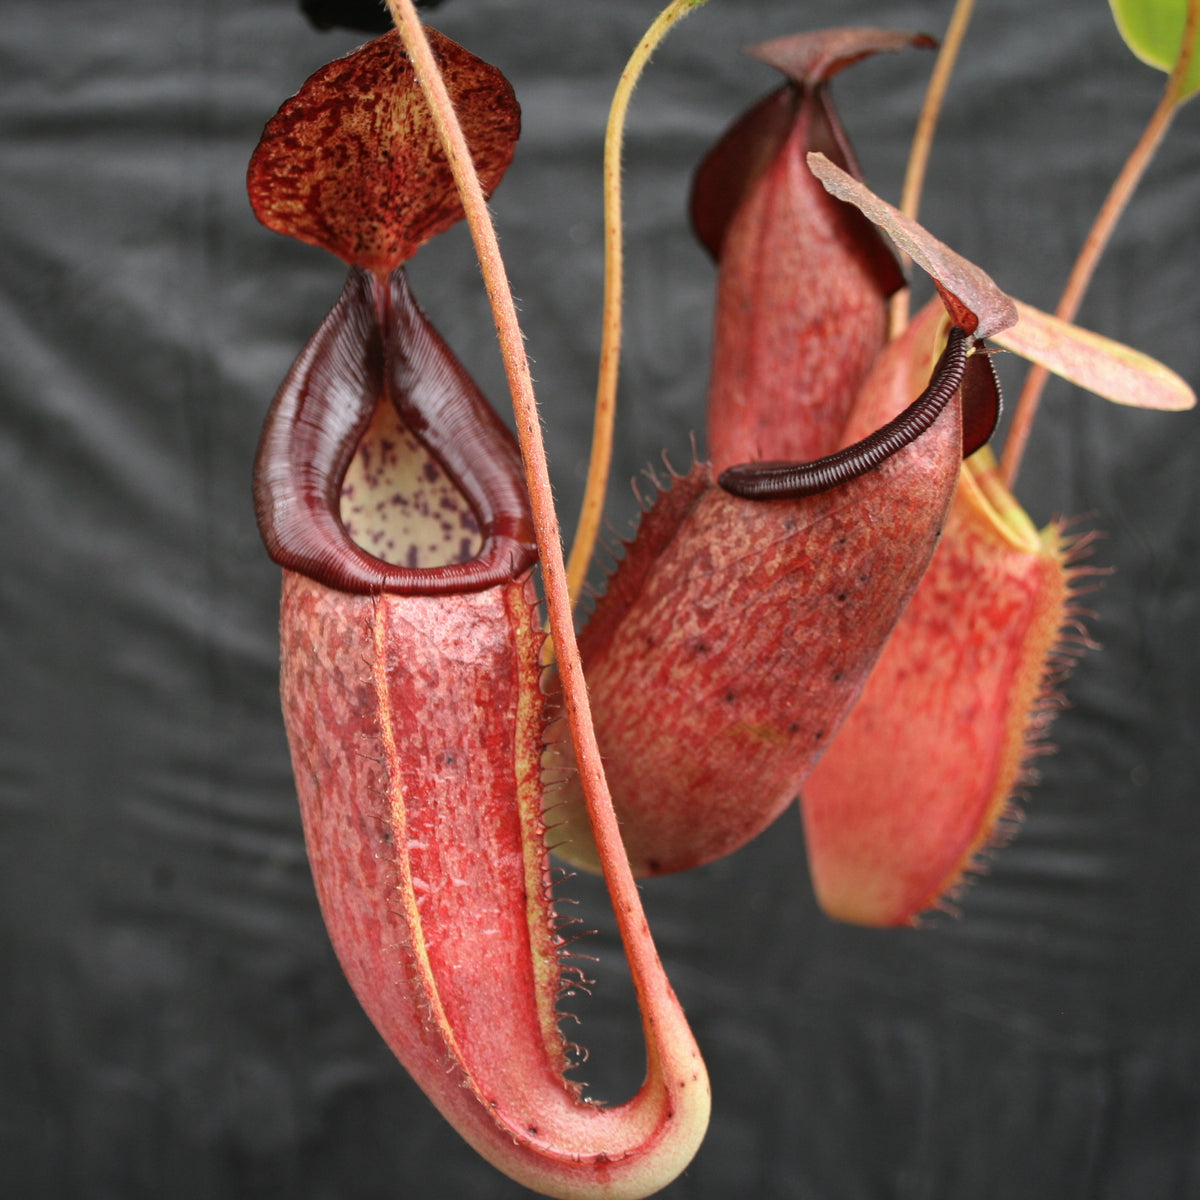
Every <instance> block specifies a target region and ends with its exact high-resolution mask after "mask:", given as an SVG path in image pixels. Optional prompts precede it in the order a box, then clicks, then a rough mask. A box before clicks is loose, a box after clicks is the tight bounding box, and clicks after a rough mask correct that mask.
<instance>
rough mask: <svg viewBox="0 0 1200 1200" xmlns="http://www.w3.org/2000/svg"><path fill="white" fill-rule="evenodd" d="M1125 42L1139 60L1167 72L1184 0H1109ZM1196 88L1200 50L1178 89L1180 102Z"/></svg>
mask: <svg viewBox="0 0 1200 1200" xmlns="http://www.w3.org/2000/svg"><path fill="white" fill-rule="evenodd" d="M1109 4H1110V5H1111V7H1112V11H1113V17H1114V18H1115V19H1116V22H1117V28H1118V29H1119V30H1120V31H1121V36H1122V37H1123V38H1124V39H1125V44H1126V45H1127V46H1128V47H1129V48H1130V50H1132V51H1133V52H1134V54H1136V55H1137V56H1138V58H1140V59H1141V60H1142V62H1145V63H1149V64H1150V65H1151V66H1152V67H1158V68H1159V70H1161V71H1167V72H1170V70H1171V69H1172V67H1174V66H1175V61H1176V59H1178V57H1179V49H1180V46H1181V44H1182V42H1183V29H1184V24H1185V18H1186V16H1187V0H1109ZM1197 91H1200V54H1193V55H1192V63H1191V66H1190V67H1189V69H1188V73H1187V78H1186V80H1185V81H1184V85H1183V90H1182V91H1181V92H1180V96H1179V99H1180V103H1182V102H1183V101H1184V100H1186V99H1187V98H1188V97H1189V96H1192V95H1194V94H1195V93H1196V92H1197Z"/></svg>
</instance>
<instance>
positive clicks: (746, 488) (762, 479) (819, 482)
mask: <svg viewBox="0 0 1200 1200" xmlns="http://www.w3.org/2000/svg"><path fill="white" fill-rule="evenodd" d="M967 349H968V347H967V334H965V333H964V332H963V331H962V330H961V329H958V328H953V329H951V330H950V334H949V338H948V340H947V342H946V348H945V350H943V351H942V356H941V358H940V359H938V364H937V367H936V368H935V369H934V372H933V377H932V378H931V379H930V381H929V386H928V387H927V388H926V389H925V390H924V391H923V392H922V393H921V395H920V396H918V397H917V399H916V400H914V401H913V403H912V404H910V405H909V406H908V407H907V408H906V409H905V410H904V411H903V412H902V413H901V414H900V415H899V416H897V417H894V418H893V419H892V420H891V421H889V422H888V423H887V424H886V425H884V426H882V427H881V428H879V429H877V430H876V431H875V432H874V433H873V434H871V435H870V436H869V437H865V438H863V440H862V441H861V442H856V443H855V444H854V445H853V446H847V447H846V449H845V450H839V451H838V452H837V453H836V454H827V455H825V457H824V458H818V459H814V460H813V461H812V462H807V463H746V464H744V465H740V466H736V467H729V468H728V469H727V470H725V471H722V472H721V476H720V478H719V479H718V480H717V482H718V483H719V484H720V485H721V487H723V488H724V489H725V490H726V491H727V492H731V493H732V494H733V495H735V496H740V497H742V498H743V499H745V500H797V499H799V498H801V497H802V496H815V495H817V494H818V493H820V492H827V491H829V490H830V489H832V488H835V487H837V486H839V485H840V484H843V483H848V482H849V481H850V480H852V479H857V478H858V477H859V476H860V475H865V474H866V473H867V472H868V471H870V470H873V469H874V468H875V467H878V466H879V465H880V464H881V463H882V462H884V460H885V459H888V458H890V457H891V456H892V455H893V454H895V453H897V451H899V450H902V449H904V447H905V446H907V445H908V444H909V443H910V442H912V441H914V440H915V439H916V438H918V437H920V435H921V434H923V433H924V432H925V431H926V430H927V429H928V428H929V427H930V426H931V425H932V424H933V423H934V421H936V420H937V418H938V417H939V416H940V415H941V412H942V410H943V409H944V408H945V407H946V405H947V404H949V403H950V400H951V398H952V397H953V396H954V393H955V392H957V391H958V389H959V387H960V386H961V385H962V381H963V376H964V374H965V373H966V366H967Z"/></svg>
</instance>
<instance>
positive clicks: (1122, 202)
mask: <svg viewBox="0 0 1200 1200" xmlns="http://www.w3.org/2000/svg"><path fill="white" fill-rule="evenodd" d="M1198 24H1200V0H1188V8H1187V18H1186V23H1185V25H1184V29H1183V41H1182V43H1181V45H1180V49H1179V57H1178V58H1177V59H1176V60H1175V65H1174V67H1173V68H1172V70H1171V74H1170V75H1169V76H1168V77H1167V86H1166V87H1165V88H1164V89H1163V95H1162V99H1161V100H1160V101H1159V102H1158V107H1157V108H1155V110H1154V112H1153V114H1152V115H1151V117H1150V120H1149V123H1148V124H1147V125H1146V128H1145V129H1144V130H1143V131H1142V136H1141V137H1140V138H1139V139H1138V142H1137V144H1136V145H1135V146H1134V148H1133V150H1132V152H1131V153H1130V155H1129V158H1128V159H1126V161H1125V165H1124V166H1123V167H1122V168H1121V172H1120V174H1119V175H1118V176H1117V178H1116V180H1115V181H1114V183H1113V185H1112V188H1111V189H1110V191H1109V193H1108V196H1107V197H1106V198H1105V201H1104V203H1103V204H1102V205H1101V207H1100V211H1099V212H1098V213H1097V214H1096V219H1095V221H1094V222H1093V224H1092V228H1091V230H1090V231H1089V232H1088V235H1087V238H1086V239H1085V240H1084V243H1083V248H1082V249H1081V250H1080V252H1079V257H1078V258H1077V259H1076V260H1075V265H1074V267H1073V268H1072V269H1071V274H1070V275H1069V276H1068V278H1067V284H1066V287H1065V288H1064V289H1063V293H1062V296H1061V298H1060V299H1059V302H1058V307H1057V308H1056V309H1055V310H1054V315H1055V316H1057V317H1060V318H1061V319H1062V320H1064V321H1073V320H1074V319H1075V315H1076V313H1077V312H1078V311H1079V305H1080V304H1081V303H1082V301H1083V296H1084V293H1085V292H1086V291H1087V288H1088V284H1089V283H1091V280H1092V275H1093V274H1094V273H1095V270H1096V266H1097V264H1098V263H1099V261H1100V256H1101V255H1102V254H1103V253H1104V250H1105V248H1106V247H1107V245H1108V242H1109V239H1110V238H1111V237H1112V233H1113V230H1114V229H1115V228H1116V224H1117V221H1118V220H1119V219H1120V217H1121V214H1122V213H1123V212H1124V211H1125V209H1126V207H1127V206H1128V204H1129V200H1130V198H1131V197H1132V195H1133V193H1134V191H1135V190H1136V189H1137V186H1138V184H1139V183H1140V182H1141V180H1142V176H1143V175H1144V174H1145V173H1146V168H1147V167H1148V166H1149V165H1150V161H1151V159H1152V158H1153V157H1154V153H1155V151H1156V150H1157V149H1158V146H1159V143H1160V142H1161V141H1162V140H1163V137H1164V136H1165V135H1166V132H1167V130H1168V128H1170V125H1171V121H1172V119H1173V118H1174V116H1175V112H1176V110H1177V109H1178V108H1179V105H1180V103H1181V102H1182V100H1183V99H1184V85H1185V82H1186V80H1187V76H1188V71H1189V70H1190V68H1191V65H1192V56H1193V54H1194V52H1195V48H1196V30H1197V25H1198ZM1048 375H1049V372H1048V371H1047V370H1046V368H1045V367H1041V366H1033V367H1031V368H1030V370H1029V374H1028V375H1027V376H1026V377H1025V385H1024V387H1023V388H1022V389H1021V395H1020V397H1019V398H1018V400H1017V405H1016V409H1015V411H1014V413H1013V420H1012V424H1011V426H1010V427H1009V431H1008V437H1007V439H1006V440H1005V443H1004V453H1003V454H1002V455H1001V458H1000V475H1001V478H1002V479H1003V481H1004V483H1005V485H1006V486H1007V487H1008V488H1010V489H1011V488H1012V486H1013V484H1014V483H1015V481H1016V478H1017V473H1018V472H1019V471H1020V469H1021V459H1022V457H1023V456H1024V453H1025V445H1026V443H1027V442H1028V440H1029V432H1030V430H1031V428H1032V427H1033V419H1034V417H1035V416H1036V414H1037V408H1038V402H1039V401H1040V400H1041V397H1042V391H1043V390H1044V388H1045V386H1046V380H1047V377H1048Z"/></svg>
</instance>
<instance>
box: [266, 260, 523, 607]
mask: <svg viewBox="0 0 1200 1200" xmlns="http://www.w3.org/2000/svg"><path fill="white" fill-rule="evenodd" d="M397 475H400V476H403V477H405V478H406V480H408V481H411V480H413V479H414V477H415V478H416V480H417V482H418V483H419V484H420V485H421V487H420V488H419V489H418V493H417V494H414V493H411V492H410V493H409V494H407V495H402V494H401V493H400V491H399V490H398V489H394V488H389V487H388V484H389V483H390V482H391V481H392V480H393V479H394V478H395V477H396V476H397ZM254 498H255V509H256V513H257V516H258V523H259V529H260V531H261V532H262V536H263V540H264V542H265V543H266V546H267V550H268V553H269V554H270V556H271V558H272V559H274V561H275V562H277V563H278V564H279V565H280V566H282V567H285V568H287V569H288V570H292V571H297V572H299V573H300V574H303V575H307V576H308V577H310V578H312V579H314V580H316V581H317V582H319V583H322V584H325V585H326V586H328V587H332V588H335V589H337V590H339V591H345V592H351V593H359V594H370V593H385V592H388V593H396V594H403V595H446V594H452V593H465V592H474V591H481V590H483V589H485V588H489V587H494V586H496V585H497V584H501V583H506V582H509V581H512V580H515V579H518V578H520V577H521V576H522V575H523V574H525V573H526V572H528V571H529V570H530V569H531V568H532V566H533V565H534V563H535V562H536V559H537V551H536V547H535V545H534V536H533V519H532V515H531V513H530V508H529V501H528V497H527V494H526V490H525V482H524V477H523V474H522V470H521V460H520V454H519V452H518V450H517V446H516V443H515V441H514V439H513V437H512V434H511V433H510V432H509V431H508V429H507V428H506V427H505V426H504V424H503V423H502V422H501V421H500V419H499V418H498V417H497V416H496V414H495V413H494V412H493V410H492V408H491V406H490V405H489V404H488V403H487V401H486V400H485V399H484V397H483V396H482V394H481V393H480V392H479V390H478V388H477V387H476V386H475V384H474V382H473V381H472V380H471V378H470V377H469V376H468V374H467V372H466V370H465V369H464V368H463V366H462V365H461V363H459V361H458V360H457V358H455V356H454V354H453V352H452V351H451V350H450V348H449V347H448V346H447V345H446V343H445V342H444V341H443V340H442V338H441V337H440V336H439V335H438V333H437V332H436V330H434V328H433V327H432V325H431V324H430V323H429V321H428V320H427V318H426V317H425V315H424V313H422V312H421V310H420V308H419V307H418V305H417V303H416V301H415V299H414V298H413V296H412V293H411V291H410V290H409V287H408V282H407V279H406V277H405V273H404V270H403V268H402V267H397V268H396V269H394V270H393V271H391V272H390V273H389V274H388V275H387V276H386V277H382V278H381V277H379V276H376V275H373V274H372V273H371V272H369V271H366V270H363V269H362V268H359V267H352V268H351V270H350V275H349V278H348V279H347V281H346V286H345V288H344V289H343V292H342V295H341V298H340V299H339V301H338V303H337V305H336V306H335V307H334V309H333V311H332V312H331V313H330V314H329V316H328V317H327V318H326V319H325V321H324V323H323V324H322V325H321V328H320V329H319V330H318V331H317V333H316V334H315V335H314V337H313V338H312V340H311V341H310V342H309V344H308V345H307V346H306V347H305V349H304V351H303V352H302V353H301V355H300V357H299V358H298V359H297V361H296V364H295V366H293V368H292V370H291V372H289V374H288V377H287V379H285V380H284V383H283V386H282V387H281V388H280V390H279V393H278V394H277V395H276V397H275V401H274V403H273V404H272V406H271V410H270V412H269V414H268V416H267V421H266V424H265V426H264V429H263V434H262V438H261V441H260V443H259V449H258V456H257V459H256V461H255V474H254Z"/></svg>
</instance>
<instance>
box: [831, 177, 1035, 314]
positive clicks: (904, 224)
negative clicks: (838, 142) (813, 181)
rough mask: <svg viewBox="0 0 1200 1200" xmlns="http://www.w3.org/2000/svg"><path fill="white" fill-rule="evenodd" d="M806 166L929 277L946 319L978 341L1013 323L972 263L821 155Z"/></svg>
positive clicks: (1007, 305)
mask: <svg viewBox="0 0 1200 1200" xmlns="http://www.w3.org/2000/svg"><path fill="white" fill-rule="evenodd" d="M808 165H809V167H810V168H811V169H812V173H813V174H814V175H815V176H816V177H817V178H818V179H820V181H821V182H822V183H823V184H824V185H825V188H826V189H827V190H828V191H829V193H830V194H831V195H833V196H836V197H837V198H838V199H839V200H844V201H846V203H847V204H852V205H854V206H855V208H857V209H859V211H860V212H862V213H864V214H866V216H867V217H869V218H870V219H871V220H872V221H873V222H874V223H875V224H876V225H878V226H879V228H880V229H882V230H884V232H886V233H887V235H888V236H889V237H890V238H891V239H892V241H894V242H895V243H896V245H897V246H899V247H900V249H901V250H903V251H904V252H905V253H906V254H907V255H908V256H909V257H910V258H911V259H912V260H913V262H915V263H917V264H918V265H919V266H920V267H921V268H922V269H924V270H925V271H926V273H927V274H928V275H929V276H930V278H932V280H933V282H934V284H935V285H936V287H937V289H938V292H939V293H940V294H941V297H942V301H943V302H944V303H945V305H946V308H947V310H948V311H949V313H950V319H951V320H952V321H953V322H954V324H955V325H957V326H958V327H959V328H960V329H964V330H966V332H967V333H972V334H974V335H975V336H976V337H979V338H985V337H992V336H993V335H995V334H997V333H999V332H1000V331H1001V330H1004V329H1008V328H1009V327H1010V326H1012V325H1015V324H1016V322H1017V310H1016V307H1015V305H1014V304H1013V302H1012V300H1010V299H1009V298H1008V296H1006V295H1005V294H1004V293H1003V292H1002V291H1001V290H1000V289H999V288H998V287H997V286H996V284H995V283H994V282H993V281H992V279H991V277H990V276H988V275H987V274H985V273H984V272H983V271H981V270H980V269H979V268H978V267H977V266H975V264H974V263H970V262H968V261H967V260H966V259H965V258H963V257H962V256H961V255H959V254H956V253H955V252H954V251H953V250H951V249H950V247H949V246H947V245H946V244H945V243H944V242H939V241H938V240H937V238H935V237H934V236H933V235H932V234H931V233H929V232H928V231H927V230H925V229H923V228H922V227H921V226H920V225H918V224H917V222H916V221H913V220H912V219H910V218H909V217H906V216H905V215H904V214H903V213H902V212H900V210H899V209H897V208H893V207H892V206H891V205H890V204H888V202H887V201H886V200H881V199H880V198H879V197H878V196H876V195H875V193H874V192H872V191H871V190H870V189H869V188H866V187H864V186H863V185H862V184H861V183H859V182H858V180H856V179H853V178H852V177H851V176H849V175H848V174H847V173H846V172H845V171H843V170H841V169H840V168H839V167H838V166H836V165H835V164H834V163H832V162H830V161H829V160H828V159H826V158H825V157H823V156H822V155H820V154H810V155H809V156H808Z"/></svg>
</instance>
